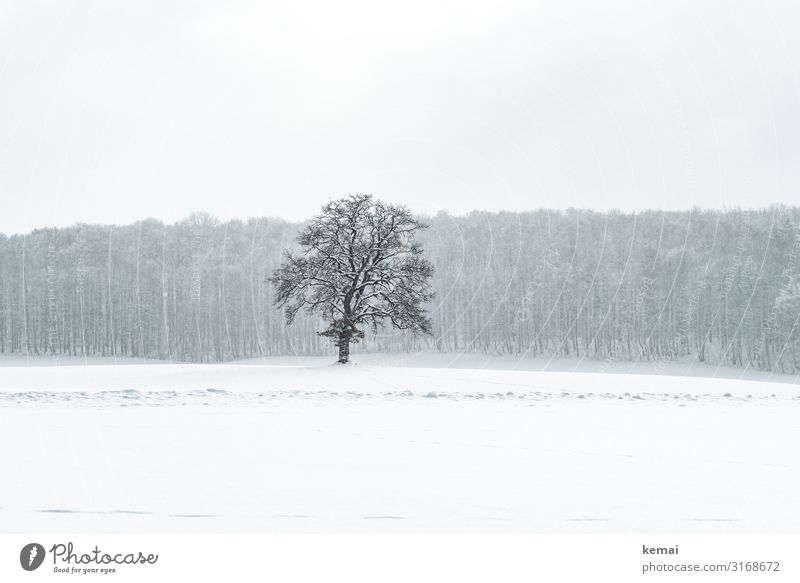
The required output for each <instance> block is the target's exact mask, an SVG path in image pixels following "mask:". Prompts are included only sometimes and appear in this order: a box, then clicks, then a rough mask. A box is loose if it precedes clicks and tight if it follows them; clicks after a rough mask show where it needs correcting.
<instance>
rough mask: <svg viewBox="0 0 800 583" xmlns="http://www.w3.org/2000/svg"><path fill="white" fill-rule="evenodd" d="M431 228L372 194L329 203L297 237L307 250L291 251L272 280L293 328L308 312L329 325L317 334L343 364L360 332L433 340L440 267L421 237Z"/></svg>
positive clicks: (346, 360)
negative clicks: (382, 330) (429, 306)
mask: <svg viewBox="0 0 800 583" xmlns="http://www.w3.org/2000/svg"><path fill="white" fill-rule="evenodd" d="M425 228H427V225H425V224H423V223H421V222H420V221H418V220H417V219H415V218H414V217H413V216H412V214H411V212H410V211H409V210H408V209H407V208H406V207H404V206H401V205H394V204H387V203H384V202H381V201H379V200H375V199H374V198H373V197H372V196H371V195H368V194H353V195H349V196H347V197H345V198H342V199H339V200H336V201H333V202H329V203H328V204H326V205H324V206H323V207H322V213H321V214H320V215H318V216H316V217H314V218H313V219H311V221H310V222H309V224H308V225H306V226H305V227H304V228H303V229H302V230H301V231H300V233H299V235H298V237H297V242H298V243H299V245H300V248H301V252H299V253H293V252H291V251H289V252H287V253H286V257H285V261H284V263H283V265H281V266H280V267H279V268H278V269H276V270H275V272H274V273H273V274H272V276H271V277H270V282H271V283H272V285H273V287H274V290H275V298H274V303H275V305H276V306H278V307H280V308H283V310H284V314H285V316H286V323H287V325H288V324H291V323H292V321H293V320H294V319H295V316H296V315H297V313H298V312H299V311H300V310H301V309H303V308H305V309H306V311H307V312H308V313H311V314H318V315H321V316H322V317H323V318H324V319H325V320H326V321H327V322H329V325H328V327H327V328H326V329H325V330H323V331H321V332H318V334H319V335H320V336H326V337H329V338H331V339H332V340H333V342H334V344H335V345H336V346H337V347H338V349H339V362H340V363H342V364H344V363H347V362H348V360H349V358H350V343H351V342H358V341H359V339H361V338H363V337H364V331H363V330H362V329H361V326H369V327H370V328H371V329H372V330H373V331H377V330H378V328H379V327H381V326H383V325H384V324H385V323H387V322H388V323H390V324H391V325H392V326H394V327H395V328H397V329H400V330H408V331H412V332H421V333H425V334H430V332H431V321H430V319H429V318H428V316H427V315H426V314H425V310H424V304H425V302H427V301H428V300H430V299H431V298H432V297H433V293H431V292H430V277H431V275H432V274H433V265H432V264H431V263H430V262H429V261H428V260H427V259H425V258H424V257H423V256H422V247H421V245H420V244H419V243H418V242H417V241H416V239H415V235H416V234H417V232H419V231H420V230H423V229H425Z"/></svg>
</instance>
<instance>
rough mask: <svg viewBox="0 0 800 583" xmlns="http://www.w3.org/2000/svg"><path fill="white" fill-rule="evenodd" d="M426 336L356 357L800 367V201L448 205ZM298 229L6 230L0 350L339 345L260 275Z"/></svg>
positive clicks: (387, 334) (211, 223) (433, 255)
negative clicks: (599, 206)
mask: <svg viewBox="0 0 800 583" xmlns="http://www.w3.org/2000/svg"><path fill="white" fill-rule="evenodd" d="M422 219H423V220H424V222H426V223H428V224H429V225H430V227H429V229H427V230H425V231H424V232H421V233H420V235H419V237H418V239H419V241H420V244H421V246H422V249H424V256H425V257H426V258H427V259H428V260H429V261H430V262H431V263H432V264H433V266H434V275H433V278H432V280H431V284H432V290H433V291H434V292H435V296H434V297H433V299H431V300H430V301H429V302H428V305H427V312H428V314H429V316H430V318H431V322H432V328H431V330H432V334H431V335H430V336H414V335H412V334H408V333H403V332H397V331H392V330H390V329H385V330H383V331H379V333H378V334H374V335H367V338H365V339H364V341H363V344H362V345H361V346H362V348H361V350H368V351H416V350H439V351H443V352H462V351H463V352H478V353H488V354H514V355H525V356H530V357H534V356H541V355H557V356H578V357H588V358H593V359H602V360H606V361H614V360H620V361H638V360H645V361H654V362H657V363H658V362H666V361H669V360H677V359H687V358H694V359H697V360H699V361H702V362H707V363H712V364H724V365H734V366H743V367H754V368H758V369H763V370H776V371H782V372H800V322H799V321H798V320H799V319H800V209H798V208H796V207H787V206H775V207H770V208H764V209H757V210H742V209H730V210H722V211H717V210H713V211H712V210H699V209H693V210H687V211H646V212H640V213H625V212H619V211H611V212H596V211H591V210H577V209H568V210H563V211H554V210H546V209H541V210H536V211H530V212H522V213H512V212H472V213H470V214H468V215H465V216H453V215H450V214H448V213H445V212H440V213H438V214H436V215H435V216H433V217H422ZM302 227H303V225H301V224H297V223H290V222H286V221H283V220H281V219H275V218H259V219H250V220H247V221H240V220H231V221H219V220H217V219H215V218H214V217H211V216H208V215H204V214H195V215H192V216H190V217H189V218H187V219H185V220H183V221H181V222H179V223H176V224H164V223H162V222H159V221H156V220H146V221H141V222H137V223H135V224H132V225H125V226H103V225H85V224H80V225H75V226H72V227H68V228H59V229H39V230H36V231H34V232H32V233H29V234H27V235H14V236H4V235H0V351H2V352H16V353H23V354H31V355H35V354H49V355H79V356H80V355H87V356H91V355H106V356H108V355H117V356H133V357H143V358H144V357H146V358H159V359H168V360H186V361H195V362H217V361H224V360H232V359H238V358H245V357H250V356H259V355H278V354H330V353H331V351H332V350H333V349H332V347H331V345H330V342H328V341H327V339H326V338H321V337H319V336H318V335H317V334H316V332H317V331H318V330H320V329H321V326H322V327H324V323H321V322H319V321H317V320H316V319H315V318H314V317H312V316H309V315H307V314H298V315H297V317H296V320H295V323H294V325H293V326H292V327H290V328H287V327H286V326H285V325H284V321H283V316H282V314H281V312H280V311H279V310H277V309H276V308H275V307H274V305H273V304H274V300H275V298H274V297H273V294H274V291H273V289H272V286H270V285H269V284H266V283H265V281H266V280H267V278H269V276H270V274H272V273H273V272H274V270H275V269H276V268H278V267H279V266H280V265H281V261H282V259H283V257H284V252H285V251H286V250H295V251H296V250H297V249H296V242H295V241H296V237H297V233H298V231H299V230H300V229H301V228H302Z"/></svg>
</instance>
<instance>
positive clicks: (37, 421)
mask: <svg viewBox="0 0 800 583" xmlns="http://www.w3.org/2000/svg"><path fill="white" fill-rule="evenodd" d="M2 362H3V364H4V368H3V375H2V383H1V384H0V391H1V392H0V421H1V422H0V426H2V434H1V437H0V463H2V467H3V468H5V469H6V471H5V476H6V479H4V480H3V485H2V500H3V504H2V507H0V523H1V524H2V525H3V530H4V531H6V532H26V531H48V532H739V533H742V532H793V531H794V530H795V529H796V525H797V523H798V520H800V515H799V514H798V513H799V512H800V491H798V489H797V487H796V486H797V484H798V480H800V464H798V459H797V455H796V445H797V443H798V440H799V439H800V423H798V421H797V419H798V413H799V412H800V386H798V385H797V384H795V381H796V379H795V378H794V377H789V376H782V375H779V376H777V377H773V378H772V379H770V380H769V381H767V380H766V376H767V375H759V374H756V373H751V374H744V375H743V374H742V373H741V371H740V370H736V369H722V370H717V371H714V369H713V368H711V367H708V366H707V365H701V366H699V367H698V366H696V367H693V368H692V369H691V370H688V369H687V367H686V366H685V365H680V364H677V365H671V366H670V367H668V369H667V370H666V371H663V372H662V373H661V374H656V373H655V372H654V370H653V367H652V366H650V367H648V366H638V367H631V366H617V367H615V368H614V369H613V371H611V372H609V371H606V372H596V371H597V370H598V363H592V362H583V363H580V362H578V361H577V360H555V361H551V362H550V363H549V366H548V364H547V361H542V362H539V361H529V362H526V361H521V360H518V359H514V358H509V357H501V358H486V357H477V358H476V357H474V356H473V357H465V356H461V357H453V356H443V355H430V354H417V355H364V356H362V357H361V358H358V359H357V364H355V365H346V366H345V367H342V366H339V365H332V364H331V359H330V357H327V358H326V357H322V358H305V359H304V358H298V357H295V358H292V357H288V358H268V359H263V360H259V359H254V360H248V361H242V362H236V363H227V364H219V365H209V364H166V363H151V362H147V363H142V362H141V361H136V360H134V359H126V358H121V359H116V360H113V359H110V358H106V359H90V360H89V361H88V364H84V362H83V360H82V359H80V358H74V359H72V358H65V359H63V360H62V361H61V362H58V363H54V362H52V360H51V359H48V358H46V357H45V358H42V357H39V358H36V359H31V360H30V361H27V360H26V359H25V358H19V357H14V358H8V357H7V358H5V359H3V361H2ZM54 365H57V366H54ZM531 365H532V366H531ZM576 370H577V371H579V372H575V371H576ZM591 371H595V372H591ZM711 372H716V374H717V376H716V378H714V377H708V376H702V375H703V374H710V373H711ZM687 373H688V374H689V375H692V376H680V375H686V374H687Z"/></svg>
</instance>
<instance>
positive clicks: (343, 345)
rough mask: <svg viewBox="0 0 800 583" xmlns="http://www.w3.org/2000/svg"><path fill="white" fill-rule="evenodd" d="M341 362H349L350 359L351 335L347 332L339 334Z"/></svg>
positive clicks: (338, 343)
mask: <svg viewBox="0 0 800 583" xmlns="http://www.w3.org/2000/svg"><path fill="white" fill-rule="evenodd" d="M336 345H337V346H338V347H339V363H340V364H347V363H348V362H349V361H350V335H349V334H347V333H342V334H339V341H338V342H337V343H336Z"/></svg>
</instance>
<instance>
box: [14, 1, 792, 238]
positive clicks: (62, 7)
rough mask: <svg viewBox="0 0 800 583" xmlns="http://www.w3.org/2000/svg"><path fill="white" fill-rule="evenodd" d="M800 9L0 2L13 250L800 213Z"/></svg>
mask: <svg viewBox="0 0 800 583" xmlns="http://www.w3.org/2000/svg"><path fill="white" fill-rule="evenodd" d="M799 4H800V3H798V2H796V0H785V1H782V0H781V1H770V2H755V1H753V2H743V1H718V2H716V1H705V0H699V1H698V0H694V1H675V0H661V1H658V2H656V1H650V2H648V1H633V0H632V1H614V0H611V1H604V2H597V1H595V0H588V1H571V0H570V1H559V2H553V1H549V2H534V1H530V0H528V1H525V0H523V1H519V2H506V1H497V0H492V1H491V2H489V1H485V2H470V1H460V2H455V1H454V2H442V1H437V0H411V1H405V2H377V1H374V0H373V1H364V2H353V1H350V0H337V1H336V2H330V1H321V0H320V1H310V2H309V1H295V0H293V1H292V2H277V1H272V2H270V1H260V2H256V1H253V2H247V1H243V2H232V1H226V2H210V1H208V2H207V1H204V0H194V1H186V2H178V1H172V0H153V1H151V0H135V1H131V2H122V1H120V2H109V1H107V0H99V1H96V2H88V1H81V0H71V1H69V2H64V1H63V0H52V1H42V0H20V1H19V2H15V1H11V2H10V3H9V2H8V1H2V0H0V199H1V201H2V207H0V208H1V209H2V211H0V232H5V233H14V232H24V231H28V230H31V229H33V228H36V227H41V226H48V225H67V224H72V223H74V222H77V221H83V222H103V223H129V222H132V221H134V220H137V219H141V218H146V217H156V218H160V219H163V220H167V221H170V222H171V221H174V220H178V219H180V218H183V217H185V216H186V215H187V214H189V213H190V212H192V211H206V212H209V213H212V214H214V215H217V216H219V217H221V218H229V217H235V216H238V217H247V216H256V215H258V216H261V215H276V216H283V217H286V218H290V219H301V218H304V217H306V216H308V215H310V214H313V213H314V212H316V211H317V210H318V207H319V205H320V204H321V203H323V202H324V201H326V200H328V199H330V198H333V197H336V196H339V195H341V194H344V193H347V192H371V193H374V194H376V195H378V196H379V197H381V198H385V199H388V200H393V201H398V202H403V203H406V204H408V205H409V206H411V207H412V208H413V209H414V210H417V211H422V212H428V213H434V212H436V211H437V210H439V209H447V210H449V211H451V212H455V213H463V212H467V211H469V210H472V209H490V210H496V209H509V210H522V209H531V208H538V207H543V206H544V207H554V208H564V207H568V206H576V207H593V208H598V209H605V208H611V207H618V208H622V209H626V210H628V209H632V208H637V209H642V208H687V207H690V206H692V205H698V206H703V207H722V206H728V207H730V206H740V205H741V206H760V205H765V204H768V203H770V202H785V203H795V204H797V203H800V188H798V186H800V40H799V37H798V35H797V30H798V25H800V8H799V7H798V5H799Z"/></svg>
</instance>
